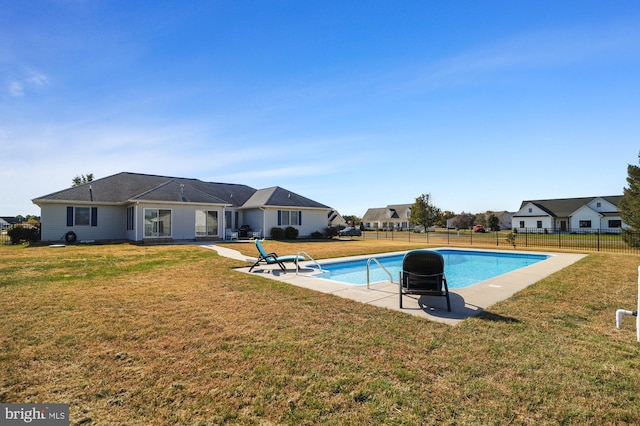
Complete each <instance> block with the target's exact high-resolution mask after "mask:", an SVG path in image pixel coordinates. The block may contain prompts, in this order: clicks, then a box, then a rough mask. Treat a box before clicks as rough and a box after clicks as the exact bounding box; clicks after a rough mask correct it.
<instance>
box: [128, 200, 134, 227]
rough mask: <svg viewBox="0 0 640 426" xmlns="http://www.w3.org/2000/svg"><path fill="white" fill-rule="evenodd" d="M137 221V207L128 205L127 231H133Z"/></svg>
mask: <svg viewBox="0 0 640 426" xmlns="http://www.w3.org/2000/svg"><path fill="white" fill-rule="evenodd" d="M134 223H135V207H133V206H131V207H127V231H133V229H134V228H133V224H134Z"/></svg>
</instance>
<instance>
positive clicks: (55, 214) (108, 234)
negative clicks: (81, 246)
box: [40, 204, 127, 241]
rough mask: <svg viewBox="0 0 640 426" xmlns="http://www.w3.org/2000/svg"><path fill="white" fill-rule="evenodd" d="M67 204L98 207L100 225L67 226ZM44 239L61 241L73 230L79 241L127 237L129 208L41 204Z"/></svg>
mask: <svg viewBox="0 0 640 426" xmlns="http://www.w3.org/2000/svg"><path fill="white" fill-rule="evenodd" d="M67 206H72V207H97V209H98V226H88V225H86V226H67ZM40 215H41V217H42V218H43V219H44V220H43V222H42V241H60V240H63V239H64V236H65V234H66V233H67V232H69V231H73V232H74V233H75V234H76V237H77V241H87V240H96V241H98V240H124V239H127V232H126V228H127V209H126V208H124V207H116V206H100V205H98V206H96V205H84V204H69V205H66V204H46V205H43V206H41V212H40Z"/></svg>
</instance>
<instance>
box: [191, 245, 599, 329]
mask: <svg viewBox="0 0 640 426" xmlns="http://www.w3.org/2000/svg"><path fill="white" fill-rule="evenodd" d="M203 247H206V248H209V249H213V250H215V251H217V252H218V254H219V255H221V256H225V257H230V258H233V259H238V260H242V261H246V262H247V263H248V266H247V267H244V268H238V269H237V271H239V272H241V273H250V274H254V275H259V276H261V277H264V278H267V279H272V280H277V281H281V282H286V283H289V284H291V285H295V286H298V287H304V288H307V289H310V290H315V291H320V292H322V293H329V294H333V295H336V296H339V297H343V298H347V299H351V300H355V301H357V302H360V303H367V304H370V305H374V306H378V307H381V308H387V309H392V310H395V311H400V312H403V313H406V314H410V315H415V316H417V317H422V318H427V319H430V320H432V321H438V322H442V323H446V324H450V325H455V324H457V323H459V322H460V321H462V320H464V319H465V318H468V317H470V316H473V315H476V314H478V313H480V312H483V311H486V310H488V308H489V307H491V305H493V304H495V303H497V302H499V301H501V300H505V299H507V298H509V297H511V296H512V295H513V294H515V293H517V292H518V291H520V290H522V289H524V288H526V287H528V286H529V285H531V284H533V283H535V282H538V281H540V280H541V279H543V278H545V277H547V276H549V275H551V274H553V273H554V272H557V271H559V270H561V269H563V268H565V267H567V266H569V265H571V264H573V263H575V262H577V261H578V260H580V259H582V258H583V257H585V256H586V255H585V254H574V253H550V252H549V253H543V254H547V255H549V256H551V257H550V258H549V259H547V260H544V261H541V262H538V263H536V264H533V265H530V266H527V267H525V268H521V269H519V270H517V271H513V272H509V273H506V274H503V275H500V276H498V277H496V278H492V279H490V280H487V281H483V282H480V283H478V284H476V285H473V286H471V287H467V288H462V289H450V290H449V293H450V299H451V312H448V311H447V305H446V300H445V298H444V297H429V296H418V295H403V309H400V308H399V300H398V298H399V295H398V284H397V283H389V282H385V283H376V284H371V286H370V288H369V289H367V286H366V285H349V284H342V283H339V282H336V281H331V280H326V279H321V278H314V277H311V275H312V274H313V273H315V272H317V269H313V268H310V267H309V265H312V264H313V262H310V261H307V262H301V263H300V266H299V269H298V271H297V273H296V267H295V265H294V264H293V263H289V264H286V265H287V269H286V271H282V270H281V269H280V268H279V267H278V266H277V265H260V266H258V267H256V268H254V269H253V271H252V272H249V268H250V266H251V265H252V264H253V263H254V262H255V260H256V259H255V258H251V257H248V256H244V255H242V254H241V253H240V252H238V251H236V250H233V249H229V248H227V247H221V246H217V245H215V244H207V245H203ZM457 250H458V249H457ZM459 250H464V249H459ZM474 251H478V250H474ZM489 251H490V250H489ZM518 253H526V252H518ZM536 254H541V253H539V252H536ZM369 257H371V256H358V257H350V258H349V259H356V258H364V259H367V258H369ZM331 260H332V261H337V260H341V259H331ZM395 279H396V280H397V278H395Z"/></svg>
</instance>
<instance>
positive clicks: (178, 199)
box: [32, 172, 332, 242]
mask: <svg viewBox="0 0 640 426" xmlns="http://www.w3.org/2000/svg"><path fill="white" fill-rule="evenodd" d="M32 201H33V203H34V204H36V205H38V206H39V207H40V209H41V224H42V240H43V241H59V240H61V239H66V240H67V241H75V240H76V239H77V240H78V241H105V240H129V241H136V242H143V241H172V240H198V239H205V240H215V239H223V238H225V235H227V234H228V233H229V232H230V231H234V232H237V231H238V230H241V229H242V230H247V229H251V230H252V231H253V232H256V236H261V237H263V238H264V237H269V236H270V232H271V228H273V227H280V228H283V229H284V228H286V227H288V226H292V227H294V228H296V229H297V230H298V235H299V236H301V237H304V236H309V235H311V234H312V233H313V232H315V231H318V232H323V231H324V229H325V228H326V227H327V217H328V213H329V212H330V211H331V210H332V209H331V208H330V207H328V206H326V205H324V204H321V203H318V202H316V201H313V200H310V199H308V198H305V197H303V196H301V195H298V194H296V193H293V192H291V191H288V190H286V189H284V188H281V187H272V188H266V189H260V190H256V189H254V188H251V187H249V186H246V185H238V184H228V183H212V182H204V181H201V180H198V179H189V178H178V177H167V176H156V175H147V174H139V173H128V172H122V173H118V174H115V175H113V176H108V177H105V178H102V179H97V180H94V181H92V182H89V183H85V184H83V185H79V186H74V187H71V188H67V189H63V190H61V191H58V192H54V193H52V194H49V195H44V196H42V197H38V198H35V199H33V200H32ZM252 235H253V234H252Z"/></svg>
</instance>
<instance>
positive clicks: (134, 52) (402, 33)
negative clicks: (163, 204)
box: [0, 0, 640, 216]
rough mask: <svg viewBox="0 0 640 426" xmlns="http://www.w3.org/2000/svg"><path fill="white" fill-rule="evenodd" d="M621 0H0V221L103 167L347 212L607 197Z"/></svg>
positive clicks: (633, 146) (632, 29)
mask: <svg viewBox="0 0 640 426" xmlns="http://www.w3.org/2000/svg"><path fill="white" fill-rule="evenodd" d="M639 135H640V2H637V1H613V2H612V1H587V0H584V1H559V0H555V1H490V0H488V1H444V2H443V1H398V0H395V1H373V0H372V1H351V2H349V1H331V0H323V1H314V0H309V1H268V0H265V1H227V0H223V1H206V2H205V1H190V2H168V1H159V0H155V1H99V0H95V1H88V0H87V1H83V0H69V1H65V0H57V1H28V2H21V1H12V0H0V146H1V147H2V166H1V167H0V177H1V182H2V185H0V215H3V216H4V215H7V216H10V215H18V214H22V215H26V214H39V212H40V210H39V208H38V207H37V206H35V205H33V204H32V203H31V199H33V198H36V197H38V196H41V195H45V194H48V193H51V192H54V191H58V190H61V189H64V188H66V187H68V186H70V185H71V180H72V178H73V177H74V176H77V175H80V174H87V173H93V174H94V177H95V178H100V177H105V176H109V175H112V174H115V173H118V172H121V171H129V172H138V173H149V174H160V175H167V176H179V177H191V178H198V179H202V180H206V181H212V182H229V183H241V184H246V185H249V186H252V187H254V188H258V189H260V188H267V187H271V186H281V187H284V188H286V189H288V190H291V191H294V192H296V193H299V194H301V195H304V196H307V197H309V198H312V199H314V200H316V201H319V202H321V203H324V204H327V205H329V206H332V207H334V208H336V209H338V210H339V211H340V212H341V213H342V214H355V215H358V216H362V215H363V214H364V213H365V211H366V210H367V208H369V207H383V206H386V205H387V204H403V203H413V202H414V201H415V199H416V197H418V196H419V195H420V194H423V193H429V194H431V196H432V201H433V203H434V204H435V205H436V206H437V207H439V208H441V209H442V210H451V211H454V212H456V213H460V212H462V211H465V212H473V213H477V212H484V211H486V210H509V211H516V210H517V209H518V208H519V206H520V203H521V202H522V201H523V200H529V199H544V198H565V197H586V196H598V195H619V194H622V190H623V188H624V187H625V186H626V185H627V183H626V177H627V170H626V169H627V165H628V164H637V161H638V158H637V156H638V150H639V149H640V138H639Z"/></svg>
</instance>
